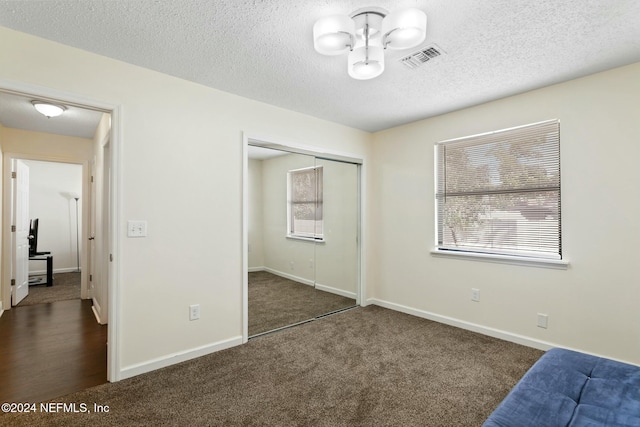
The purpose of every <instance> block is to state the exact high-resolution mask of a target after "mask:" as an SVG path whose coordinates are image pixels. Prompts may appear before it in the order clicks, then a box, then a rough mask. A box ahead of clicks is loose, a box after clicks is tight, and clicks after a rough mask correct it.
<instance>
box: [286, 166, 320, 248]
mask: <svg viewBox="0 0 640 427" xmlns="http://www.w3.org/2000/svg"><path fill="white" fill-rule="evenodd" d="M287 192H288V195H287V231H288V233H287V235H288V236H290V237H304V238H311V239H317V240H322V238H323V230H322V223H323V221H322V166H316V167H311V168H304V169H296V170H291V171H289V172H287Z"/></svg>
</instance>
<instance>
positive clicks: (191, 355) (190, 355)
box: [119, 336, 242, 380]
mask: <svg viewBox="0 0 640 427" xmlns="http://www.w3.org/2000/svg"><path fill="white" fill-rule="evenodd" d="M241 344H242V336H238V337H234V338H229V339H228V340H224V341H219V342H217V343H213V344H208V345H204V346H201V347H196V348H193V349H190V350H185V351H180V352H177V353H173V354H169V355H167V356H162V357H158V358H156V359H152V360H148V361H146V362H142V363H136V364H135V365H131V366H127V367H125V368H122V370H121V371H120V377H119V378H120V379H121V380H124V379H126V378H131V377H135V376H136V375H140V374H145V373H147V372H151V371H155V370H156V369H161V368H166V367H167V366H171V365H175V364H177V363H181V362H185V361H187V360H191V359H195V358H197V357H202V356H206V355H207V354H211V353H215V352H217V351H221V350H226V349H227V348H231V347H235V346H237V345H241Z"/></svg>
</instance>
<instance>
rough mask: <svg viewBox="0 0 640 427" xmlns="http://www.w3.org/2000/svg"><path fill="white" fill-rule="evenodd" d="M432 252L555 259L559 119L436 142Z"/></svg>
mask: <svg viewBox="0 0 640 427" xmlns="http://www.w3.org/2000/svg"><path fill="white" fill-rule="evenodd" d="M436 162H437V164H436V168H437V169H436V170H437V189H436V205H437V232H438V241H437V247H438V250H443V251H458V252H476V253H491V254H500V255H516V256H525V257H532V258H548V259H562V245H561V221H560V220H561V218H560V212H561V211H560V124H559V122H558V121H557V120H551V121H546V122H541V123H535V124H532V125H526V126H521V127H518V128H511V129H506V130H501V131H496V132H490V133H486V134H482V135H475V136H470V137H465V138H459V139H456V140H450V141H443V142H440V143H438V144H437V145H436Z"/></svg>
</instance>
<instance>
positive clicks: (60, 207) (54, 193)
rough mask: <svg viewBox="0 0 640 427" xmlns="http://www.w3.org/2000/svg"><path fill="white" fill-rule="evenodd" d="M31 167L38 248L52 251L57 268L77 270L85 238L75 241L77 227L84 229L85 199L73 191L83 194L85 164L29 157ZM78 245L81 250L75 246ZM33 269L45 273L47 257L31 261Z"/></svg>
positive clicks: (31, 199) (31, 198) (31, 208)
mask: <svg viewBox="0 0 640 427" xmlns="http://www.w3.org/2000/svg"><path fill="white" fill-rule="evenodd" d="M25 164H26V165H27V166H28V167H29V217H30V218H31V219H34V218H38V219H39V227H38V247H37V249H38V251H49V252H51V255H53V269H54V272H66V271H77V269H78V258H77V254H79V253H81V251H82V246H83V245H82V243H83V242H82V241H81V240H80V239H78V240H77V241H76V236H77V234H76V230H82V203H81V202H80V200H78V212H77V213H78V217H77V218H78V224H77V227H76V201H75V199H74V198H73V195H78V196H80V195H81V194H82V165H78V164H70V163H57V162H41V161H35V160H27V161H25ZM77 246H79V248H80V252H77V250H76V247H77ZM29 272H30V273H40V274H44V273H46V265H45V262H44V261H30V262H29Z"/></svg>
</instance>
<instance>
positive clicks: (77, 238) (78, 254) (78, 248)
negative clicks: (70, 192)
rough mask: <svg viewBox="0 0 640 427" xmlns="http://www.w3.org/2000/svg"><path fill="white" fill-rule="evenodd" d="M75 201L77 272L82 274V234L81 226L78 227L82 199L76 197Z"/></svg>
mask: <svg viewBox="0 0 640 427" xmlns="http://www.w3.org/2000/svg"><path fill="white" fill-rule="evenodd" d="M74 199H75V200H76V262H77V265H78V269H77V270H76V271H77V272H78V273H79V272H80V233H79V228H80V226H79V225H78V222H79V221H78V200H79V199H80V197H77V196H76V197H74Z"/></svg>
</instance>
